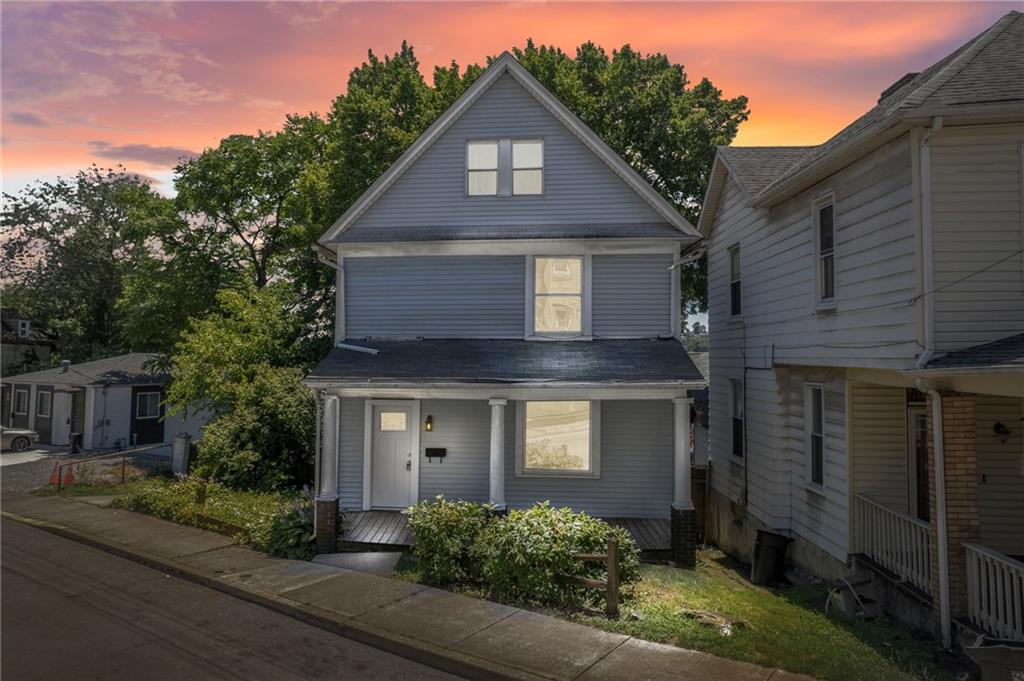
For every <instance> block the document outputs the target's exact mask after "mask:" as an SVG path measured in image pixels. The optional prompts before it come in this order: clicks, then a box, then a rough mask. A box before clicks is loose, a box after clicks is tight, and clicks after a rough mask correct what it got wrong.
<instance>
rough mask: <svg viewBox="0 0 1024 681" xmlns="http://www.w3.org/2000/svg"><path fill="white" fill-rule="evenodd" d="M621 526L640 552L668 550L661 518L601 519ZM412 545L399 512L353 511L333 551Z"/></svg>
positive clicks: (667, 536) (657, 554) (665, 526)
mask: <svg viewBox="0 0 1024 681" xmlns="http://www.w3.org/2000/svg"><path fill="white" fill-rule="evenodd" d="M605 520H606V521H607V522H609V523H610V524H612V525H615V526H617V527H621V528H623V529H624V530H626V531H627V532H629V534H630V536H632V537H633V541H634V542H636V546H637V548H638V549H640V551H641V553H643V554H646V555H647V556H650V557H661V556H662V555H664V554H668V553H670V552H671V551H672V538H671V535H672V527H671V525H672V524H671V523H670V522H669V521H668V520H665V519H661V518H605ZM413 542H414V539H413V536H412V532H411V531H410V530H409V523H408V521H407V520H406V517H405V516H404V515H403V514H402V513H401V512H400V511H357V512H350V513H346V514H345V520H344V522H343V523H342V528H341V533H340V535H339V536H338V540H337V548H338V550H340V551H402V550H405V549H407V548H409V547H410V546H412V544H413Z"/></svg>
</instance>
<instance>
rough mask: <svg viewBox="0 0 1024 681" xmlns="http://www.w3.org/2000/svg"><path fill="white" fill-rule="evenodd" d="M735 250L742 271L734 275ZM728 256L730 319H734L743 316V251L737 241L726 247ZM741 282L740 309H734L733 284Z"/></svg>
mask: <svg viewBox="0 0 1024 681" xmlns="http://www.w3.org/2000/svg"><path fill="white" fill-rule="evenodd" d="M733 251H735V252H736V254H737V259H738V260H740V268H739V269H740V273H739V276H734V274H733V271H732V254H733ZM725 258H726V271H727V272H728V273H729V289H728V291H729V293H728V299H727V300H728V302H727V305H728V309H729V320H730V321H734V320H738V319H742V318H743V262H742V260H743V251H742V250H741V249H740V245H739V244H738V243H735V244H733V245H731V246H729V247H728V248H726V249H725ZM736 282H739V285H740V311H739V312H733V311H732V285H733V284H735V283H736Z"/></svg>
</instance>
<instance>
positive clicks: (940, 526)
mask: <svg viewBox="0 0 1024 681" xmlns="http://www.w3.org/2000/svg"><path fill="white" fill-rule="evenodd" d="M916 384H917V389H918V390H920V391H921V392H923V393H925V394H927V395H928V397H930V398H931V402H932V449H933V451H934V453H935V462H934V463H935V466H934V475H935V516H936V518H935V533H936V535H937V536H938V542H939V545H938V547H937V548H938V559H939V626H940V627H941V628H942V646H943V647H944V648H945V649H947V650H949V648H950V647H951V645H952V636H951V634H950V626H949V624H950V617H949V525H948V522H947V517H946V455H945V448H944V446H943V438H942V396H941V395H939V391H938V390H936V389H935V388H932V387H930V386H929V385H927V384H926V383H925V382H924V381H922V380H921V379H917V381H916Z"/></svg>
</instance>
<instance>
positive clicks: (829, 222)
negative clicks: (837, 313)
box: [814, 199, 836, 303]
mask: <svg viewBox="0 0 1024 681" xmlns="http://www.w3.org/2000/svg"><path fill="white" fill-rule="evenodd" d="M814 235H815V239H814V241H815V250H816V260H817V263H816V266H817V276H816V277H815V279H816V281H817V289H818V291H817V293H818V301H819V302H824V303H830V302H832V301H833V300H834V299H835V297H836V259H835V245H836V234H835V205H834V204H833V203H832V200H831V199H828V200H827V201H823V202H819V203H816V204H815V206H814Z"/></svg>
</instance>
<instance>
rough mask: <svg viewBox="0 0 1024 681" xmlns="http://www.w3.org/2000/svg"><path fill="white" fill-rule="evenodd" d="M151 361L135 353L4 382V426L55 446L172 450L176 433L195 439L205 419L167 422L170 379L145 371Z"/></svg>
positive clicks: (193, 417)
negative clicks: (77, 439) (74, 441)
mask: <svg viewBox="0 0 1024 681" xmlns="http://www.w3.org/2000/svg"><path fill="white" fill-rule="evenodd" d="M152 357H153V355H149V354H145V353H139V352H134V353H129V354H127V355H118V356H117V357H107V358H106V359H99V360H95V361H92V362H82V363H80V364H70V363H68V364H64V365H61V366H59V367H55V368H52V369H45V370H43V371H34V372H32V373H28V374H21V375H20V376H10V377H5V378H4V382H3V410H2V418H3V423H4V424H5V425H11V426H14V427H20V428H32V429H34V430H36V431H37V432H38V433H39V441H40V442H41V443H43V444H50V445H56V446H66V445H70V444H71V438H72V434H75V433H81V438H82V447H83V448H85V449H86V450H106V449H110V450H114V449H127V448H129V447H133V446H141V445H148V444H159V443H166V444H170V443H171V442H173V441H174V438H175V437H176V436H177V435H178V434H180V433H188V434H189V435H191V436H192V437H193V438H198V437H199V436H200V434H201V432H202V427H203V426H204V425H205V424H206V418H205V417H204V416H202V415H195V414H191V413H190V414H189V415H188V416H187V417H182V416H181V415H179V414H174V415H171V416H167V417H165V413H164V399H165V391H166V388H167V383H168V382H169V380H170V376H168V375H167V374H166V373H162V372H159V371H154V370H151V369H150V368H148V362H149V360H150V359H151V358H152Z"/></svg>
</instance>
